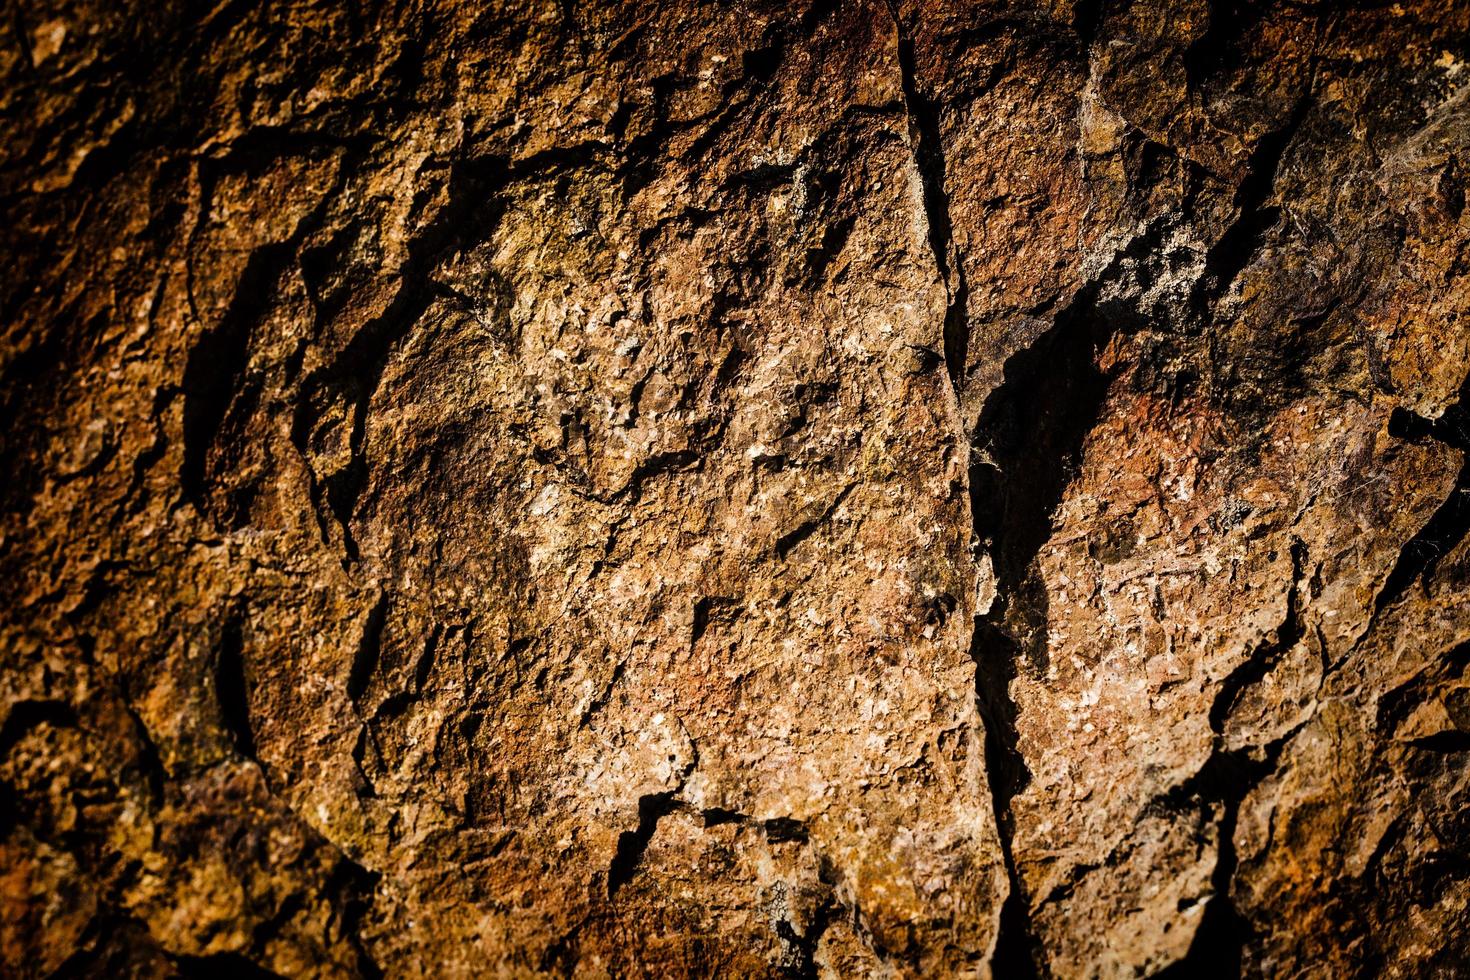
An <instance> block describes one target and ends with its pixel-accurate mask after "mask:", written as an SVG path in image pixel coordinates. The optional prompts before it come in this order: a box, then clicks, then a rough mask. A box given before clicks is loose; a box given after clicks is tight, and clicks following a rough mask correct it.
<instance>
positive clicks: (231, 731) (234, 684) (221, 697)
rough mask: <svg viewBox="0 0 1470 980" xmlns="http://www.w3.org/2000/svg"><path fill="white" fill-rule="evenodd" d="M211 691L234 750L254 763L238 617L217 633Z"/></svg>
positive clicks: (248, 679)
mask: <svg viewBox="0 0 1470 980" xmlns="http://www.w3.org/2000/svg"><path fill="white" fill-rule="evenodd" d="M214 691H215V696H216V698H217V699H218V701H219V712H220V721H221V723H222V724H223V725H224V728H225V732H226V734H227V735H228V736H229V738H230V741H231V743H232V744H233V745H234V747H235V751H236V752H238V753H240V755H242V756H244V757H245V758H246V759H249V760H251V761H252V762H253V761H255V760H256V755H255V732H254V730H253V729H252V728H251V726H250V677H249V674H248V672H247V671H246V669H245V641H244V636H243V634H242V628H241V623H240V620H239V618H238V617H233V616H232V617H231V618H230V619H229V620H228V621H226V623H225V625H224V628H223V629H222V630H221V631H220V638H219V645H218V647H217V648H216V650H215V661H214Z"/></svg>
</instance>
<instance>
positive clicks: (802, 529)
mask: <svg viewBox="0 0 1470 980" xmlns="http://www.w3.org/2000/svg"><path fill="white" fill-rule="evenodd" d="M854 486H856V484H852V483H849V484H848V485H847V486H845V487H843V488H842V491H841V492H840V493H838V494H837V496H836V497H834V498H833V500H832V502H831V503H830V504H828V505H827V506H826V507H824V508H822V511H821V513H819V514H817V515H815V516H814V517H811V518H809V519H807V520H804V521H802V522H801V523H800V524H798V525H797V526H796V527H794V528H792V529H791V530H790V531H787V532H786V533H785V534H783V535H781V536H780V537H779V538H777V539H776V546H775V550H776V557H777V558H781V559H785V558H786V556H787V555H789V554H790V553H791V552H792V550H793V549H795V548H796V546H797V545H799V544H801V543H802V542H803V541H805V540H806V539H807V538H809V537H811V536H812V534H813V532H815V531H816V530H817V528H819V527H821V526H822V525H823V524H826V523H827V522H828V521H829V520H831V518H832V515H833V514H834V513H836V511H837V508H838V507H841V506H842V502H843V501H844V500H846V499H847V495H848V494H849V493H851V492H852V488H853V487H854Z"/></svg>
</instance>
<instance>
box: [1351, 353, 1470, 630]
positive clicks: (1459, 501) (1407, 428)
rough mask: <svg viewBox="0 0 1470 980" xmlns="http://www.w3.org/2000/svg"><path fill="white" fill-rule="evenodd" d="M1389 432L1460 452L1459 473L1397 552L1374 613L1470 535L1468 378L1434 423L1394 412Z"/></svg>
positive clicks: (1425, 576) (1432, 569)
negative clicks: (1446, 491)
mask: <svg viewBox="0 0 1470 980" xmlns="http://www.w3.org/2000/svg"><path fill="white" fill-rule="evenodd" d="M1388 431H1389V434H1390V435H1392V436H1394V437H1395V438H1398V439H1407V440H1412V441H1415V442H1423V441H1425V440H1434V441H1435V442H1438V443H1441V444H1442V445H1445V446H1448V447H1449V448H1451V449H1457V450H1459V451H1460V453H1461V462H1460V472H1459V474H1458V475H1456V477H1455V483H1454V486H1453V487H1451V489H1450V494H1449V496H1448V497H1446V498H1445V500H1444V502H1443V503H1441V504H1440V506H1439V508H1438V509H1437V510H1436V511H1435V512H1434V514H1433V515H1431V516H1430V518H1429V520H1428V521H1427V522H1425V524H1424V526H1423V527H1422V528H1420V529H1419V532H1418V533H1417V534H1415V535H1414V536H1413V537H1412V538H1410V539H1409V540H1408V541H1407V542H1405V543H1404V546H1403V547H1402V548H1400V549H1399V555H1398V559H1397V560H1396V561H1395V562H1394V566H1393V570H1392V571H1391V572H1389V574H1388V578H1387V579H1386V580H1385V581H1384V584H1383V588H1382V589H1380V590H1379V592H1378V598H1377V599H1376V600H1375V601H1374V609H1375V612H1381V611H1382V610H1383V609H1385V608H1386V607H1388V606H1389V605H1391V604H1392V603H1393V602H1395V601H1396V600H1397V599H1398V598H1399V597H1400V596H1402V595H1403V594H1404V593H1405V592H1406V591H1408V589H1409V587H1410V586H1411V585H1413V584H1414V583H1415V582H1420V581H1423V580H1425V579H1428V578H1429V577H1430V576H1432V575H1433V574H1434V572H1435V569H1436V568H1438V566H1439V562H1440V560H1441V559H1442V558H1443V557H1444V556H1445V555H1447V554H1449V552H1450V551H1451V549H1453V548H1454V547H1455V546H1456V545H1458V544H1459V543H1460V542H1461V541H1463V540H1464V539H1465V536H1466V534H1470V380H1467V381H1466V382H1465V384H1464V385H1463V386H1462V387H1461V389H1460V393H1459V397H1458V399H1457V400H1456V401H1455V403H1454V404H1453V405H1452V406H1450V407H1449V408H1448V409H1446V410H1445V412H1444V414H1443V415H1441V416H1440V417H1439V418H1437V419H1426V418H1424V417H1423V416H1422V415H1416V414H1414V413H1413V412H1410V411H1408V410H1407V409H1403V408H1396V409H1394V411H1393V415H1392V416H1391V417H1390V418H1389V422H1388Z"/></svg>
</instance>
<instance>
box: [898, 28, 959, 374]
mask: <svg viewBox="0 0 1470 980" xmlns="http://www.w3.org/2000/svg"><path fill="white" fill-rule="evenodd" d="M890 9H891V10H892V13H893V23H894V25H895V28H896V29H897V32H898V68H899V77H900V81H901V83H902V86H903V102H904V109H905V111H906V113H907V114H908V124H909V141H910V143H911V145H912V146H913V153H914V164H915V166H916V167H917V168H918V171H919V184H920V187H921V189H922V192H923V200H924V218H925V223H926V224H927V225H928V226H929V249H930V251H932V252H933V253H934V263H935V265H937V266H938V267H939V275H940V278H941V279H942V280H943V281H944V288H945V292H946V293H947V294H948V305H947V306H946V308H945V312H944V364H945V368H946V370H947V371H948V373H949V381H950V384H951V385H952V386H953V388H954V391H955V397H956V398H960V397H961V395H962V393H963V391H964V382H965V366H966V362H967V359H968V357H969V346H970V321H969V310H968V305H969V299H970V287H969V284H968V283H967V282H966V280H965V268H964V261H963V259H962V258H961V256H960V253H959V249H958V248H957V247H956V246H955V243H954V224H953V221H952V220H951V218H950V213H949V196H948V193H947V192H946V191H945V186H946V176H947V175H946V164H945V158H944V142H943V139H942V138H941V135H940V126H939V106H938V105H937V104H936V103H935V101H934V100H933V99H931V98H929V97H928V96H926V95H925V94H924V93H923V92H922V91H920V89H919V85H918V82H917V80H916V77H915V70H914V39H913V37H912V36H911V35H910V34H909V31H908V30H907V29H906V28H905V26H904V22H903V17H902V15H901V13H900V12H899V9H898V5H897V3H893V4H891V5H890Z"/></svg>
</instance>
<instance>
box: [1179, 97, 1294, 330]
mask: <svg viewBox="0 0 1470 980" xmlns="http://www.w3.org/2000/svg"><path fill="white" fill-rule="evenodd" d="M1311 108H1312V97H1311V93H1310V91H1308V92H1307V93H1306V94H1304V95H1302V96H1301V97H1300V98H1298V99H1297V101H1296V104H1295V105H1294V106H1293V107H1292V110H1291V112H1290V113H1289V114H1288V116H1287V118H1286V121H1285V122H1284V123H1282V125H1281V126H1280V127H1278V128H1277V129H1275V130H1273V131H1271V132H1269V133H1267V134H1266V135H1265V136H1262V137H1261V139H1260V142H1258V143H1257V144H1256V148H1255V149H1254V150H1252V151H1251V154H1250V156H1249V157H1248V158H1247V160H1246V166H1245V176H1244V177H1243V178H1242V179H1241V182H1240V184H1239V185H1238V186H1237V187H1236V190H1235V199H1234V204H1235V211H1236V217H1235V220H1234V221H1233V222H1232V223H1231V224H1230V226H1229V227H1227V228H1226V229H1225V231H1224V233H1223V234H1221V235H1220V237H1219V238H1218V239H1216V240H1215V243H1214V244H1213V245H1211V246H1210V248H1209V250H1208V251H1206V252H1205V262H1204V273H1203V274H1202V275H1201V276H1200V278H1199V280H1198V281H1197V282H1196V283H1195V284H1194V287H1193V289H1192V290H1191V291H1190V292H1191V294H1190V306H1191V308H1192V309H1193V310H1194V312H1195V313H1196V314H1197V315H1198V316H1200V317H1202V318H1203V317H1207V316H1208V315H1209V313H1210V311H1211V310H1213V309H1214V307H1215V305H1216V304H1217V303H1218V302H1219V301H1220V298H1221V297H1222V296H1224V295H1225V294H1226V293H1227V292H1229V290H1230V287H1231V286H1233V285H1234V284H1235V281H1236V279H1238V278H1240V274H1241V273H1242V272H1244V271H1245V268H1246V266H1247V265H1249V264H1250V261H1251V259H1252V258H1253V257H1254V256H1255V255H1256V253H1257V252H1259V251H1260V249H1261V245H1262V243H1263V242H1264V241H1265V237H1266V233H1267V232H1268V231H1270V230H1271V228H1272V227H1274V226H1275V224H1276V223H1277V222H1278V221H1279V220H1280V219H1281V208H1280V207H1278V206H1275V205H1272V206H1267V205H1266V202H1267V201H1268V200H1269V199H1270V197H1271V194H1272V192H1273V191H1274V189H1275V185H1276V175H1277V173H1278V172H1279V171H1280V169H1281V161H1282V159H1283V158H1284V157H1285V155H1286V151H1287V148H1288V147H1290V145H1291V141H1292V139H1293V138H1294V137H1295V136H1296V134H1297V131H1298V130H1299V129H1300V128H1301V125H1302V122H1303V121H1304V120H1305V119H1306V117H1307V113H1308V111H1309V110H1310V109H1311Z"/></svg>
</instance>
